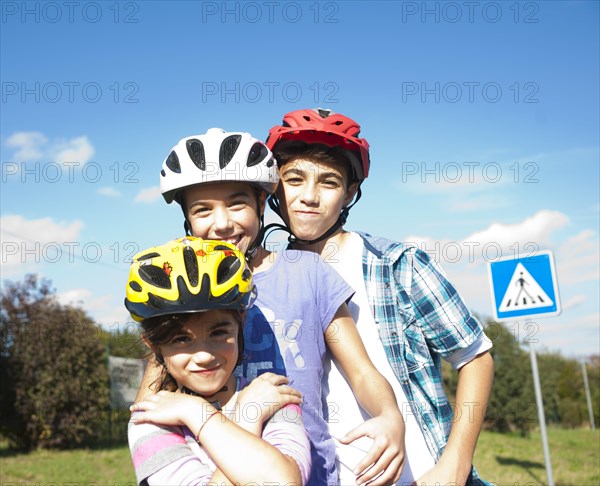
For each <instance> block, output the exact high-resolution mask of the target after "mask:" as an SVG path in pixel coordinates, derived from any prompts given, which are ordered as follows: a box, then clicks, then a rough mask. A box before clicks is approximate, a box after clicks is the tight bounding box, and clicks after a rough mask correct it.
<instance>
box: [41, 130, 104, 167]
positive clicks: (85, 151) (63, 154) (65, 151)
mask: <svg viewBox="0 0 600 486" xmlns="http://www.w3.org/2000/svg"><path fill="white" fill-rule="evenodd" d="M48 153H49V155H50V154H51V155H52V157H51V159H50V161H52V162H57V163H59V164H62V163H65V162H79V163H80V164H85V163H86V162H89V161H90V159H91V158H92V157H93V156H94V153H95V150H94V147H93V146H92V145H91V144H90V142H89V140H88V138H87V137H86V136H83V137H77V138H72V139H71V140H60V141H57V142H55V144H54V146H53V147H52V148H51V149H50V150H49V151H48Z"/></svg>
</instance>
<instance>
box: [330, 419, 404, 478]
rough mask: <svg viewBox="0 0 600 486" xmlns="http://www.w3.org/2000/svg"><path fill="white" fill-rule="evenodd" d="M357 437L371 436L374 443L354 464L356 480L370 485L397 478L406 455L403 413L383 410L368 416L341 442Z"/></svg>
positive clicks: (347, 441) (348, 442)
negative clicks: (380, 413) (371, 416)
mask: <svg viewBox="0 0 600 486" xmlns="http://www.w3.org/2000/svg"><path fill="white" fill-rule="evenodd" d="M360 437H370V438H371V439H373V445H372V446H371V449H369V452H368V453H367V454H366V455H365V457H363V459H362V460H361V461H360V462H359V463H358V464H357V465H356V467H355V468H354V471H353V472H354V474H355V475H356V476H357V478H356V483H357V484H365V483H367V482H369V481H370V482H369V486H383V485H386V484H393V483H395V482H396V481H398V479H400V473H401V472H402V468H403V466H404V458H405V449H404V421H403V420H402V416H400V415H399V414H389V415H388V414H382V415H379V416H377V417H374V418H372V419H369V420H367V421H365V422H363V423H362V424H360V425H359V426H358V427H356V428H354V429H352V430H351V431H350V432H348V433H347V434H346V435H345V436H344V437H343V438H341V439H340V442H341V443H342V444H350V443H351V442H353V441H355V440H357V439H359V438H360ZM374 478H376V479H374Z"/></svg>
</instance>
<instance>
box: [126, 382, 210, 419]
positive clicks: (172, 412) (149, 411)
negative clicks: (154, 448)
mask: <svg viewBox="0 0 600 486" xmlns="http://www.w3.org/2000/svg"><path fill="white" fill-rule="evenodd" d="M207 405H208V402H207V401H206V400H203V399H202V398H200V397H194V396H191V395H185V394H183V393H174V392H168V391H165V390H163V391H159V392H158V393H156V394H153V395H148V396H147V397H146V398H144V399H143V400H142V401H139V402H136V403H134V404H133V405H132V406H131V407H129V410H131V412H137V413H136V415H135V421H136V422H138V423H153V424H161V425H188V424H189V421H190V417H191V415H193V414H196V415H198V414H199V412H200V411H201V407H203V406H207Z"/></svg>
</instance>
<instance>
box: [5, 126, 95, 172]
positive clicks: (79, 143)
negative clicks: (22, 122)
mask: <svg viewBox="0 0 600 486" xmlns="http://www.w3.org/2000/svg"><path fill="white" fill-rule="evenodd" d="M5 145H6V146H7V147H10V148H13V149H15V152H14V154H13V156H12V159H13V161H14V162H55V163H58V164H64V163H65V162H78V163H79V164H81V165H84V164H85V163H87V162H89V161H90V159H91V158H92V157H93V156H94V153H95V149H94V147H93V145H92V144H91V143H90V141H89V140H88V138H87V136H85V135H83V136H81V137H75V138H71V139H54V140H52V141H50V140H49V139H48V137H46V136H45V135H44V134H43V133H40V132H16V133H13V134H12V135H11V136H10V137H8V138H7V139H6V142H5Z"/></svg>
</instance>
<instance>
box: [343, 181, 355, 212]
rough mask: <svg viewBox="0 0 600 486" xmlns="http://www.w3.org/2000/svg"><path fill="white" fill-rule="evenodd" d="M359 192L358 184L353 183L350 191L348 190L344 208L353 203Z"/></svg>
mask: <svg viewBox="0 0 600 486" xmlns="http://www.w3.org/2000/svg"><path fill="white" fill-rule="evenodd" d="M357 191H358V182H353V183H352V184H350V185H349V186H348V189H346V197H345V198H344V207H346V206H348V205H349V204H350V203H351V202H352V200H353V199H354V196H356V193H357Z"/></svg>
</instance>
